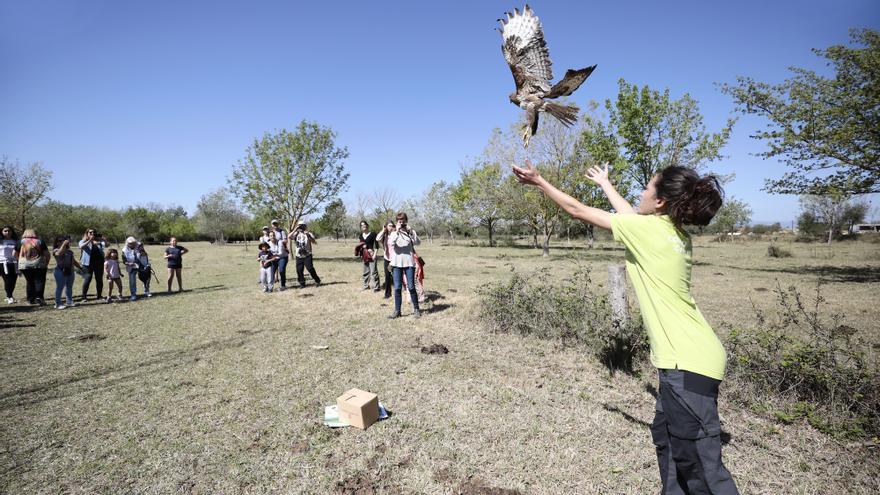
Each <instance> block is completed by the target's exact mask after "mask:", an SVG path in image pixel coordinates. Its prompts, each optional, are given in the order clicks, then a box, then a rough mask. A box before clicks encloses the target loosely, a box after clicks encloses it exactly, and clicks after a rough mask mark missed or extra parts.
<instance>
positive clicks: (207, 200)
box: [194, 187, 245, 244]
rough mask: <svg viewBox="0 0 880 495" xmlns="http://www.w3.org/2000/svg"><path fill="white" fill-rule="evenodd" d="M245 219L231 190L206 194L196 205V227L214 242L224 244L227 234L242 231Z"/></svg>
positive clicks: (223, 189)
mask: <svg viewBox="0 0 880 495" xmlns="http://www.w3.org/2000/svg"><path fill="white" fill-rule="evenodd" d="M243 217H245V214H244V212H242V211H241V209H239V207H238V204H237V203H236V202H235V198H234V197H233V196H232V193H230V191H229V189H227V188H225V187H221V188H219V189H217V190H215V191H212V192H209V193H206V194H204V195H203V196H202V197H201V199H199V202H198V204H197V205H196V214H195V216H194V218H195V220H196V226H197V228H198V231H199V232H200V233H202V234H207V235H208V236H210V237H211V238H213V239H214V242H216V243H220V244H224V243H225V242H226V237H227V234H229V233H234V232H236V231H240V230H241V225H242V224H243V223H244V222H243Z"/></svg>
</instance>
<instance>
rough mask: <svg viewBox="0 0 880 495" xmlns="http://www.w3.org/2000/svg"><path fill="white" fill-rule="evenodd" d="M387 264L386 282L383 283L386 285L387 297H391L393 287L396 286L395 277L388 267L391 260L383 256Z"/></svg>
mask: <svg viewBox="0 0 880 495" xmlns="http://www.w3.org/2000/svg"><path fill="white" fill-rule="evenodd" d="M382 261H384V262H385V263H384V266H385V283H384V284H383V285H384V287H385V297H391V289H392V288H393V287H394V277H392V276H391V270H389V269H388V267H389V266H391V262H390V261H388V260H386V259H385V258H382Z"/></svg>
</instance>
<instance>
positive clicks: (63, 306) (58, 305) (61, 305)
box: [55, 304, 67, 309]
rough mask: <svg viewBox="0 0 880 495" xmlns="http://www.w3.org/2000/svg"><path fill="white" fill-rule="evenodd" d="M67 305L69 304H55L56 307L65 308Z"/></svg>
mask: <svg viewBox="0 0 880 495" xmlns="http://www.w3.org/2000/svg"><path fill="white" fill-rule="evenodd" d="M66 307H67V306H65V305H63V304H56V305H55V309H64V308H66Z"/></svg>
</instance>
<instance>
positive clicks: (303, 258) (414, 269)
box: [257, 212, 425, 318]
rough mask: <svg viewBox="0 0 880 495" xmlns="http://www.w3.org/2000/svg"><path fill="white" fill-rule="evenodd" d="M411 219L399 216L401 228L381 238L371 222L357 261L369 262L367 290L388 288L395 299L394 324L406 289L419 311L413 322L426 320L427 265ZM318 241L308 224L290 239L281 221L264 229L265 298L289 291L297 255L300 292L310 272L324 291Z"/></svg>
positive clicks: (364, 227)
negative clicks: (317, 257) (289, 268)
mask: <svg viewBox="0 0 880 495" xmlns="http://www.w3.org/2000/svg"><path fill="white" fill-rule="evenodd" d="M408 220H409V218H408V217H407V215H406V213H404V212H400V213H398V214H397V218H396V222H392V221H388V222H387V223H386V224H385V226H384V227H383V229H382V231H381V232H378V233H376V232H373V231H372V230H371V229H370V225H369V223H367V221H366V220H363V221H361V234H360V242H359V243H358V245H357V246H356V247H355V256H357V257H359V258H361V259H362V261H363V290H370V289H372V290H373V291H375V292H380V291H381V290H382V288H383V287H384V290H385V297H386V298H390V297H391V295H392V289H393V294H394V312H393V313H392V314H391V315H390V316H389V318H398V317H400V315H401V312H400V311H401V305H402V302H403V297H402V292H403V287H404V286H406V289H407V291H408V292H409V295H410V301H411V302H412V305H413V316H414V317H416V318H419V317H421V315H422V312H421V309H420V307H419V303H420V302H421V303H424V302H425V290H424V277H425V276H424V270H423V266H424V260H422V258H421V257H419V255H418V253H416V250H415V246H417V245H418V244H419V243H420V241H419V236H418V234H416V232H415V231H414V230H413V229H411V228H410V227H409V225H407V222H408ZM316 243H317V241H316V239H315V235H314V234H313V233H312V232H311V231H309V229H308V226H307V225H306V224H305V223H300V224H298V225H297V227H296V229H295V230H294V231H293V232H291V233H289V234H288V233H287V232H286V231H285V230H284V229H283V228H281V226H280V224H279V222H278V220H272V222H271V227H270V226H268V225H267V226H265V227H263V234H262V235H261V236H260V244H259V250H260V251H259V253H258V254H257V261H258V263H259V267H260V278H259V283H260V287H261V288H262V290H263V292H273V291H274V289H275V284H276V283H279V282H280V287H279V290H281V291H283V290H286V289H287V264H288V262H289V260H290V254H291V250H292V252H293V255H294V257H295V259H296V276H297V282H298V283H299V287H305V286H306V279H305V271H306V270H308V272H309V275H311V277H312V280H314V282H315V285H316V286H320V285H321V277H319V276H318V273H317V272H316V271H315V265H314V261H313V259H312V246H313V245H314V244H316ZM379 246H382V251H383V259H382V262H383V271H384V273H385V281H384V284H382V287H380V281H379V258H378V253H379Z"/></svg>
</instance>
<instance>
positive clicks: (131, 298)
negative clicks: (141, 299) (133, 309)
mask: <svg viewBox="0 0 880 495" xmlns="http://www.w3.org/2000/svg"><path fill="white" fill-rule="evenodd" d="M128 300H129V301H137V300H138V296H131V297H129V298H128Z"/></svg>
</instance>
